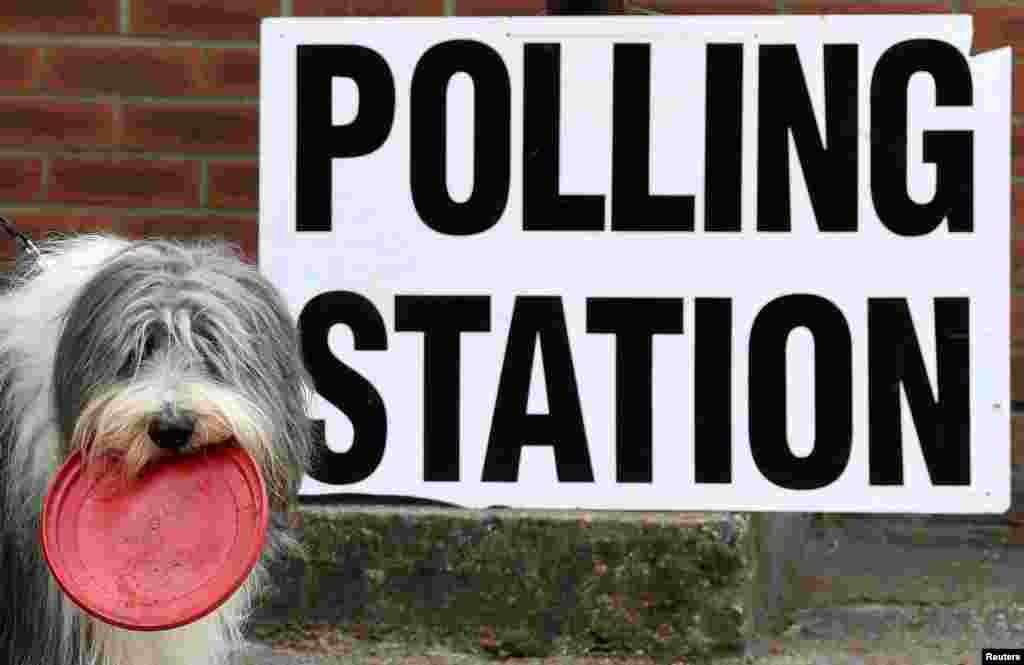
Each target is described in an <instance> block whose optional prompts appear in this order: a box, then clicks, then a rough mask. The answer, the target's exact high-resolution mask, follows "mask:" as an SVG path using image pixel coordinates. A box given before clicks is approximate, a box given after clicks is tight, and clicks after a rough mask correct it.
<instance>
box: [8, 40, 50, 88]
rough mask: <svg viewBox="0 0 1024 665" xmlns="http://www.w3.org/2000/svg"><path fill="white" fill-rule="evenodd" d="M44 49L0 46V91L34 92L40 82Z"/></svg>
mask: <svg viewBox="0 0 1024 665" xmlns="http://www.w3.org/2000/svg"><path fill="white" fill-rule="evenodd" d="M42 60H43V49H41V48H36V47H31V46H0V89H4V90H18V91H24V90H32V89H34V88H35V87H36V85H37V82H38V80H39V69H40V65H41V63H42Z"/></svg>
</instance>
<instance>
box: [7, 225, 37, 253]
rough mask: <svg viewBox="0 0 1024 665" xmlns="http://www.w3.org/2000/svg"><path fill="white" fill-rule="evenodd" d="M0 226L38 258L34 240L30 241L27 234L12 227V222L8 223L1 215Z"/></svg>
mask: <svg viewBox="0 0 1024 665" xmlns="http://www.w3.org/2000/svg"><path fill="white" fill-rule="evenodd" d="M0 226H2V227H3V228H4V231H7V233H8V235H10V236H11V237H12V238H14V239H15V240H18V241H19V242H21V247H22V249H24V250H25V251H26V252H28V253H29V254H31V255H32V256H33V257H34V258H37V259H38V258H39V248H38V247H36V244H35V243H34V242H32V238H29V237H28V236H27V235H25V234H24V233H22V232H21V231H19V230H17V229H16V228H14V224H12V223H10V222H9V221H7V220H6V219H5V218H4V217H2V216H0Z"/></svg>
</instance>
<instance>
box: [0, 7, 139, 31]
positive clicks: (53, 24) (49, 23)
mask: <svg viewBox="0 0 1024 665" xmlns="http://www.w3.org/2000/svg"><path fill="white" fill-rule="evenodd" d="M119 16H120V7H119V2H118V0H74V1H73V2H72V1H70V0H4V3H3V5H2V9H0V32H82V33H112V32H117V30H118V27H119Z"/></svg>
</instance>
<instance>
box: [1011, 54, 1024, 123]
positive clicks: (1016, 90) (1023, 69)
mask: <svg viewBox="0 0 1024 665" xmlns="http://www.w3.org/2000/svg"><path fill="white" fill-rule="evenodd" d="M1021 76H1024V64H1014V66H1013V112H1014V113H1024V80H1021Z"/></svg>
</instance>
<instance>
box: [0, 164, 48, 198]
mask: <svg viewBox="0 0 1024 665" xmlns="http://www.w3.org/2000/svg"><path fill="white" fill-rule="evenodd" d="M42 188H43V160H42V159H39V158H21V159H19V158H10V159H7V158H0V200H2V201H18V202H23V201H32V200H35V199H37V198H38V197H39V194H40V192H41V191H42Z"/></svg>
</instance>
